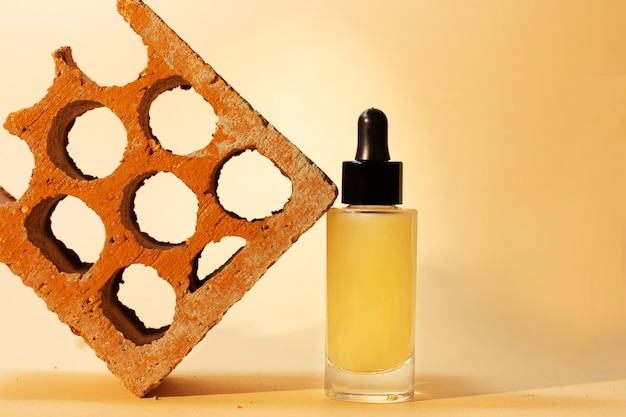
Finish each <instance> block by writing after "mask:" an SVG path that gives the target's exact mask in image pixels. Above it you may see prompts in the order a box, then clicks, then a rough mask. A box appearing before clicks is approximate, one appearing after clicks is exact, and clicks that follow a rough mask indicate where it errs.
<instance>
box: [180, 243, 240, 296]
mask: <svg viewBox="0 0 626 417" xmlns="http://www.w3.org/2000/svg"><path fill="white" fill-rule="evenodd" d="M245 246H246V239H244V238H242V237H240V236H225V237H223V238H222V239H221V240H219V241H218V242H209V244H208V245H206V246H205V247H204V249H203V250H202V252H200V254H199V255H198V257H197V258H196V259H195V260H194V262H195V265H194V271H195V276H194V277H193V278H192V283H191V288H192V290H195V289H198V288H200V287H201V286H202V284H204V283H205V282H206V281H208V280H209V279H211V278H212V277H213V276H214V275H215V274H217V273H218V272H219V271H220V270H222V268H224V267H225V266H226V265H228V264H229V263H230V261H231V260H232V259H233V258H234V257H235V255H237V253H239V251H240V250H241V249H243V247H245Z"/></svg>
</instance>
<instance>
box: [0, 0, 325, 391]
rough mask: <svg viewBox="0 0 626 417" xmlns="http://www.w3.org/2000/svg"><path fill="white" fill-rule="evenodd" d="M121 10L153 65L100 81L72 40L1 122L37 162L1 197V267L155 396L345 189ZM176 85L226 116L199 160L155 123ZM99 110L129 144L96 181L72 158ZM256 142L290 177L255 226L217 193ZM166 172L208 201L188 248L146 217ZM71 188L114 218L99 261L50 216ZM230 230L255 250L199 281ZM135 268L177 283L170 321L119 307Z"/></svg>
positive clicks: (104, 216) (133, 10)
mask: <svg viewBox="0 0 626 417" xmlns="http://www.w3.org/2000/svg"><path fill="white" fill-rule="evenodd" d="M118 10H119V12H120V14H121V15H122V16H123V17H124V19H126V21H127V22H128V23H129V24H130V26H131V27H132V28H133V30H134V31H135V32H137V33H138V34H139V35H140V36H141V37H142V39H143V42H144V43H145V45H146V46H147V49H148V57H149V58H148V64H147V66H146V68H145V69H144V70H143V72H142V73H141V74H140V76H139V77H138V79H137V80H135V81H133V82H130V83H129V84H127V85H125V86H122V87H118V86H111V87H103V86H100V85H98V84H96V83H95V82H93V81H92V80H90V79H89V77H88V76H87V75H86V74H84V73H83V72H82V71H81V70H80V69H79V68H78V66H77V65H76V63H75V62H74V60H73V59H72V55H71V51H70V49H69V48H68V47H64V48H61V49H59V50H57V51H56V52H55V53H54V54H53V56H54V60H55V64H56V69H55V71H56V73H55V78H54V82H53V84H52V86H51V87H50V88H49V90H48V92H47V94H46V95H45V97H44V98H43V99H42V100H41V101H40V102H39V103H37V104H35V105H34V106H32V107H30V108H28V109H23V110H20V111H17V112H15V113H12V114H10V115H9V116H8V118H7V120H6V123H5V125H4V126H5V128H6V129H7V130H9V131H10V132H11V133H12V134H14V135H17V136H19V137H20V138H21V139H23V140H24V141H25V142H26V143H27V144H28V146H29V147H30V150H31V151H32V153H33V156H34V161H35V164H34V169H33V173H32V178H31V181H30V184H29V187H28V189H27V190H26V192H25V193H24V194H23V195H22V196H21V197H20V198H18V199H15V198H12V197H11V196H10V195H8V193H6V192H5V191H4V190H2V191H1V192H0V261H1V262H3V263H5V264H7V265H8V266H9V267H10V269H11V271H12V272H13V273H14V274H16V275H18V276H19V277H21V279H22V281H23V282H24V284H25V285H27V286H29V287H31V288H32V289H33V290H34V291H35V292H36V294H37V295H38V296H39V297H41V298H42V299H43V300H44V301H45V302H46V304H47V306H48V308H49V309H50V310H51V311H53V312H55V313H56V314H57V315H58V317H59V319H60V320H61V321H62V322H63V323H65V324H67V325H68V326H69V327H70V329H71V330H72V331H73V332H74V333H75V334H77V335H79V336H81V337H82V338H83V339H84V340H85V342H86V343H87V344H88V345H89V346H91V348H92V349H93V350H94V351H95V353H96V355H97V356H98V357H100V358H101V359H102V360H103V361H105V362H106V364H107V366H108V368H109V369H110V370H111V372H112V373H113V374H115V375H116V376H117V377H119V378H120V379H121V380H122V382H123V383H124V385H125V386H126V387H127V388H128V389H129V390H130V391H132V392H133V393H134V394H136V395H137V396H145V395H146V394H147V393H149V392H150V391H151V390H152V389H153V388H155V387H156V386H158V385H159V384H160V383H161V381H162V380H163V379H164V378H165V377H166V376H167V375H168V374H169V373H170V372H171V371H172V370H173V369H174V367H175V366H176V365H177V364H178V363H179V362H180V361H181V360H182V359H183V358H184V357H185V355H187V353H188V352H189V351H190V350H191V349H192V348H193V347H194V346H195V345H196V344H197V343H198V342H200V341H201V340H202V339H203V337H204V336H205V335H206V333H207V332H208V331H209V330H210V329H211V328H212V327H213V326H215V325H216V324H217V323H218V322H219V321H220V320H221V318H222V316H223V315H224V313H226V311H227V310H228V309H229V308H230V307H231V306H232V305H233V304H234V303H236V302H237V301H239V300H240V299H241V298H242V297H243V296H244V294H245V293H246V292H247V291H248V290H249V289H250V288H251V287H252V286H253V285H254V284H255V283H256V282H257V280H258V279H259V278H260V277H261V276H262V275H263V274H264V273H265V272H266V271H267V269H268V268H269V267H270V266H271V265H272V264H274V262H276V260H277V259H278V258H279V257H280V256H281V255H282V254H283V253H284V252H285V251H286V250H287V249H288V248H289V247H290V246H291V245H292V244H293V243H294V242H295V241H296V240H297V239H298V238H299V237H300V236H301V235H302V233H304V232H305V231H307V230H308V229H309V228H310V227H311V226H312V225H313V224H314V223H315V222H316V221H317V220H318V219H319V218H320V217H321V216H322V215H323V214H324V213H325V212H326V210H327V209H328V208H329V207H330V205H331V204H332V203H333V201H334V199H335V198H336V195H337V189H336V187H335V185H334V184H333V183H332V181H331V180H330V179H329V178H328V177H327V176H326V175H325V174H324V173H323V172H322V171H321V170H320V169H319V168H318V167H317V166H316V165H315V164H313V163H312V162H311V161H310V160H309V159H308V158H307V157H306V156H305V155H304V154H302V152H301V151H300V150H299V149H298V148H296V146H294V145H293V144H292V143H291V142H289V141H288V140H287V139H286V138H285V137H284V136H283V135H282V134H280V133H279V132H278V131H277V130H276V129H275V128H274V127H273V126H272V125H271V124H269V123H268V122H267V121H266V120H265V119H264V118H263V117H262V116H261V115H260V114H258V113H257V112H256V111H255V110H254V109H252V107H251V106H250V105H249V104H248V103H247V102H246V101H245V100H244V99H243V98H242V97H241V96H240V95H239V94H238V93H237V92H236V91H235V90H234V89H233V88H231V86H230V85H228V84H227V83H226V82H225V81H224V80H223V79H222V78H221V77H220V76H219V75H218V74H217V73H216V72H215V71H214V70H213V68H212V67H211V66H210V65H208V64H207V63H205V62H204V61H203V60H202V59H201V58H200V57H199V56H198V55H197V54H196V53H195V52H194V51H193V50H191V48H190V47H189V46H188V45H187V44H186V43H185V42H184V41H182V40H181V39H180V38H179V37H178V36H177V35H176V33H174V31H172V30H171V29H170V28H169V27H168V26H167V25H166V24H165V23H164V22H163V21H162V20H161V19H160V18H159V17H158V16H157V15H156V14H155V13H154V12H153V11H152V10H151V9H150V8H149V7H148V6H146V5H145V4H144V3H143V2H141V1H139V0H119V1H118ZM179 86H182V87H184V88H187V87H190V88H193V89H194V90H195V91H196V92H197V93H199V94H200V95H202V97H204V99H205V100H206V101H207V102H208V103H209V104H210V105H211V106H212V107H213V109H214V110H215V113H216V115H217V116H218V122H217V128H216V131H215V133H214V136H213V139H212V140H211V141H210V143H209V144H207V145H206V146H205V147H204V148H202V149H200V150H198V151H196V152H194V153H192V154H189V155H176V154H173V153H172V152H170V151H168V150H166V149H164V148H163V147H161V146H160V144H159V142H158V139H157V138H155V137H154V136H153V135H152V133H151V130H150V127H149V116H148V111H149V108H150V104H151V102H152V101H153V100H154V99H155V98H156V97H157V96H158V95H159V94H161V93H163V92H165V91H167V90H170V89H172V88H175V87H179ZM102 106H105V107H107V108H108V109H110V110H111V111H112V112H113V113H114V114H115V115H116V116H117V117H118V118H119V119H120V121H121V122H122V123H123V125H124V127H125V129H126V132H127V138H128V144H127V147H126V150H125V153H124V155H123V158H122V160H121V163H120V165H119V167H118V168H117V169H116V170H115V171H114V172H113V173H112V174H110V175H108V176H106V177H102V178H94V177H90V176H87V175H85V174H83V173H82V172H81V170H79V169H78V168H77V167H76V165H75V163H74V161H73V160H72V159H71V158H70V157H69V156H68V152H67V149H66V148H67V134H68V131H69V130H70V129H71V126H72V124H73V122H74V120H75V119H76V118H77V117H79V116H80V115H82V114H83V113H85V112H87V111H89V110H91V109H94V108H98V107H102ZM246 149H255V150H257V151H258V152H259V153H261V154H262V155H264V156H265V157H267V158H269V159H270V160H271V161H273V163H274V164H275V165H276V167H278V169H279V170H280V171H281V172H282V173H283V174H284V175H285V176H287V177H288V178H289V179H290V180H291V183H292V195H291V198H290V199H289V201H288V202H287V203H286V204H285V206H284V207H283V209H282V210H280V211H278V212H276V213H273V214H272V215H270V216H268V217H265V218H262V219H258V220H253V221H248V220H245V219H242V218H241V217H239V216H237V215H236V214H234V213H230V212H228V211H227V210H225V209H224V208H223V207H222V206H221V205H220V203H219V200H218V198H217V195H216V186H217V177H218V175H219V170H220V167H221V166H223V164H224V163H225V162H226V161H227V160H228V159H229V158H231V157H232V156H234V155H237V154H239V153H241V152H242V151H244V150H246ZM158 172H171V173H173V174H174V175H176V176H177V177H178V178H179V179H180V180H181V181H183V182H184V183H185V184H186V185H187V186H188V187H189V188H190V189H191V190H192V191H193V192H194V193H195V195H196V197H197V199H198V205H199V207H198V215H197V227H196V231H195V233H194V234H193V235H192V236H191V237H190V238H188V239H187V240H186V241H185V242H183V243H180V244H169V243H166V242H158V241H156V240H155V239H153V238H151V237H150V236H148V235H146V234H145V233H143V232H142V231H141V230H140V228H139V226H138V224H137V220H136V217H135V214H134V210H133V199H134V196H135V193H136V192H137V190H138V189H139V188H140V187H141V185H142V183H143V182H144V181H145V180H146V179H148V178H150V177H151V176H153V175H154V174H156V173H158ZM66 196H74V197H76V198H79V199H81V200H82V201H83V202H85V203H86V204H87V206H88V207H90V208H91V209H92V210H94V211H95V213H97V215H98V216H99V217H100V219H101V220H102V222H103V224H104V225H105V230H106V240H105V243H104V247H103V249H102V251H101V253H100V257H99V258H98V259H97V260H96V261H95V262H94V263H84V262H82V260H81V259H80V258H79V257H78V255H76V253H74V252H73V251H72V250H70V249H68V248H67V247H66V246H65V245H64V244H63V243H62V242H60V241H59V240H57V239H56V238H55V236H54V234H53V233H52V230H51V221H50V215H51V213H52V212H53V211H54V208H55V206H56V205H57V204H58V203H59V201H61V200H62V199H63V198H65V197H66ZM77 227H80V225H77ZM225 236H239V237H242V238H244V239H245V240H246V244H245V246H244V247H243V248H241V249H240V250H239V251H238V252H236V253H235V254H234V256H233V257H231V258H230V260H229V261H228V262H227V263H226V264H224V265H223V266H222V267H221V268H219V269H218V270H216V272H215V273H213V274H212V275H210V276H208V277H198V276H197V268H198V266H197V265H198V258H199V256H200V254H201V252H202V250H203V248H204V247H205V246H206V245H208V244H209V243H211V242H219V241H220V240H221V239H222V238H223V237H225ZM133 264H143V265H147V266H151V267H152V268H154V269H155V270H156V271H157V273H158V275H159V276H160V277H161V278H162V279H163V280H165V281H167V282H168V283H169V284H170V285H171V286H172V288H173V290H174V292H175V294H176V311H175V314H174V318H173V321H172V323H171V325H168V326H165V327H163V328H160V329H151V328H147V327H146V326H145V325H144V324H143V323H142V322H141V320H139V318H138V317H137V315H136V313H135V312H134V311H133V310H131V309H130V308H128V307H127V306H125V305H124V304H122V303H121V302H120V301H119V299H118V296H117V291H118V289H119V286H120V284H121V280H122V278H121V277H122V273H123V271H124V270H125V268H128V267H129V266H130V265H133ZM205 278H206V279H205ZM147 296H149V295H148V294H147ZM285 296H288V295H285Z"/></svg>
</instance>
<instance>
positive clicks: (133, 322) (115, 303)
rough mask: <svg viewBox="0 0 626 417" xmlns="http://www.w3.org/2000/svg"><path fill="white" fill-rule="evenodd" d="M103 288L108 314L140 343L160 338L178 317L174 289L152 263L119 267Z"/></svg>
mask: <svg viewBox="0 0 626 417" xmlns="http://www.w3.org/2000/svg"><path fill="white" fill-rule="evenodd" d="M102 292H103V296H102V299H103V302H102V309H103V313H104V315H105V316H106V317H108V318H109V320H111V323H112V324H113V325H114V326H115V328H116V329H117V330H119V331H120V332H122V334H123V335H124V337H125V338H126V339H128V340H130V341H132V342H133V343H135V344H136V345H144V344H147V343H151V342H152V341H154V340H156V339H159V338H160V337H162V336H163V335H164V334H165V332H166V331H167V330H168V329H169V327H170V325H171V324H172V322H173V320H174V314H175V312H176V294H175V293H174V289H173V288H172V286H171V285H170V284H169V283H168V282H167V281H165V280H164V279H162V278H161V277H160V276H159V274H158V273H157V271H156V270H155V269H154V268H152V267H150V266H145V265H140V264H132V265H130V266H128V267H126V268H124V269H121V270H119V271H118V272H117V273H116V274H115V275H114V276H113V277H111V278H110V279H109V281H108V282H107V283H106V285H105V286H104V287H103V289H102Z"/></svg>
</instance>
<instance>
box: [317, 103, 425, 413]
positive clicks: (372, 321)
mask: <svg viewBox="0 0 626 417" xmlns="http://www.w3.org/2000/svg"><path fill="white" fill-rule="evenodd" d="M341 201H342V203H343V204H346V206H344V207H342V208H331V209H330V210H329V212H328V214H327V248H326V250H327V271H326V273H327V276H326V279H327V283H326V284H327V285H326V291H327V311H326V367H325V392H326V395H327V396H328V397H329V398H332V399H337V400H345V401H357V402H374V403H387V402H401V401H408V400H410V399H411V398H413V393H414V378H415V376H414V373H415V371H414V367H415V366H414V344H415V341H414V340H415V279H416V250H417V211H416V210H414V209H407V208H400V207H398V204H401V203H402V162H393V161H390V157H389V149H388V144H387V117H386V116H385V114H384V113H383V112H382V111H380V110H377V109H374V108H371V109H368V110H366V111H364V112H363V113H362V114H361V115H360V117H359V121H358V146H357V152H356V158H355V160H354V161H347V162H344V163H343V178H342V197H341Z"/></svg>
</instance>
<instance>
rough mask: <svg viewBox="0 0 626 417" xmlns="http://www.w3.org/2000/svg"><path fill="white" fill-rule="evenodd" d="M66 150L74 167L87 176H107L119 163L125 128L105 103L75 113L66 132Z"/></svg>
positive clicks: (125, 141) (124, 141) (124, 140)
mask: <svg viewBox="0 0 626 417" xmlns="http://www.w3.org/2000/svg"><path fill="white" fill-rule="evenodd" d="M67 140H68V143H67V153H68V155H69V157H70V158H71V159H72V161H73V162H74V164H75V166H76V168H78V170H79V171H80V172H82V173H83V174H84V175H87V176H90V177H106V176H107V175H109V174H111V173H112V172H113V171H115V169H116V168H117V167H118V165H119V164H120V161H121V160H122V157H123V156H124V151H125V149H126V144H127V143H128V142H127V138H126V129H125V128H124V125H123V124H122V122H121V121H120V120H119V119H118V118H117V116H115V114H113V112H112V111H111V110H110V109H108V108H106V107H98V108H95V109H92V110H89V111H87V112H86V113H84V114H82V115H81V116H79V117H77V118H76V119H75V120H74V122H73V126H72V127H71V129H70V131H69V132H68V134H67Z"/></svg>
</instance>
